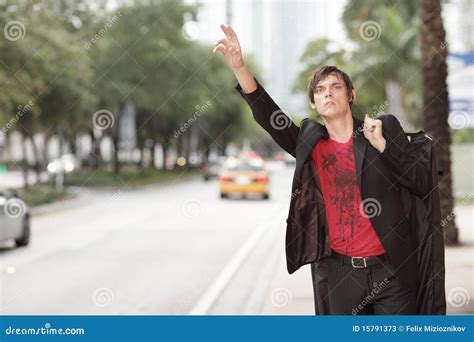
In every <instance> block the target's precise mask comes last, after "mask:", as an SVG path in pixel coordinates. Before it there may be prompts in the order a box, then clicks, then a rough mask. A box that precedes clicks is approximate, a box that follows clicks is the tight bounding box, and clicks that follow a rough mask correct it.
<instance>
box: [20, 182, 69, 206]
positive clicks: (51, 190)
mask: <svg viewBox="0 0 474 342" xmlns="http://www.w3.org/2000/svg"><path fill="white" fill-rule="evenodd" d="M15 191H16V192H17V193H18V195H19V196H20V198H21V199H22V201H24V202H25V203H26V204H27V205H28V206H30V207H35V206H38V205H41V204H47V203H53V202H57V201H62V200H65V199H71V198H74V197H75V196H74V194H71V193H69V192H68V191H67V190H66V189H56V188H55V187H53V186H51V185H48V184H38V185H31V186H29V187H28V189H23V188H22V189H16V190H15Z"/></svg>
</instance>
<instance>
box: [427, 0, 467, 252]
mask: <svg viewBox="0 0 474 342" xmlns="http://www.w3.org/2000/svg"><path fill="white" fill-rule="evenodd" d="M419 11H420V16H421V21H422V24H421V29H420V39H421V71H422V84H423V115H424V122H423V123H424V129H425V131H426V132H428V133H430V134H431V135H432V136H433V137H434V138H435V143H436V150H437V155H438V165H439V168H440V169H441V170H442V171H443V172H444V174H443V175H442V176H441V177H440V179H439V193H440V198H441V217H453V196H452V174H451V153H450V145H451V135H450V130H449V125H448V114H449V102H448V87H447V83H446V78H447V75H448V69H447V64H446V58H447V55H448V51H447V44H446V42H445V39H446V32H445V30H444V26H443V19H442V17H441V4H440V1H439V0H421V1H420V8H419ZM445 237H446V242H447V243H449V244H456V243H457V242H458V231H457V228H456V225H455V222H454V220H447V224H446V226H445Z"/></svg>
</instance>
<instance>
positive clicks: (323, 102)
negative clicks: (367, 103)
mask: <svg viewBox="0 0 474 342" xmlns="http://www.w3.org/2000/svg"><path fill="white" fill-rule="evenodd" d="M352 96H353V99H355V92H354V91H352ZM311 108H313V109H316V111H317V112H318V114H319V115H321V116H322V117H323V118H327V119H334V118H337V117H340V116H343V115H345V114H346V113H347V112H348V110H350V106H349V97H348V94H347V89H346V85H345V83H344V80H343V79H342V78H338V77H337V75H336V74H334V73H332V74H329V75H328V76H327V77H326V78H325V79H323V80H322V81H320V82H319V83H318V85H317V86H316V89H315V90H314V104H313V103H311Z"/></svg>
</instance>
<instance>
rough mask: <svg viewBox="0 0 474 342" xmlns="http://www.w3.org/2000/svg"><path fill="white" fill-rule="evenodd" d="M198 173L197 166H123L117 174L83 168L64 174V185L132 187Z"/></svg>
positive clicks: (185, 178)
mask: <svg viewBox="0 0 474 342" xmlns="http://www.w3.org/2000/svg"><path fill="white" fill-rule="evenodd" d="M200 175H201V173H200V171H199V170H198V169H197V168H186V169H185V168H178V169H175V170H157V169H154V168H145V169H143V170H141V171H140V170H136V169H135V168H131V167H123V168H122V170H121V172H120V173H119V174H118V175H116V174H115V173H113V172H109V171H106V170H103V169H99V170H91V169H83V170H81V171H80V172H77V173H72V174H68V175H65V177H64V186H84V187H93V188H123V187H132V188H133V187H137V186H144V185H153V184H161V183H170V182H180V181H183V180H187V179H190V178H195V177H198V176H200ZM51 184H54V179H52V180H51Z"/></svg>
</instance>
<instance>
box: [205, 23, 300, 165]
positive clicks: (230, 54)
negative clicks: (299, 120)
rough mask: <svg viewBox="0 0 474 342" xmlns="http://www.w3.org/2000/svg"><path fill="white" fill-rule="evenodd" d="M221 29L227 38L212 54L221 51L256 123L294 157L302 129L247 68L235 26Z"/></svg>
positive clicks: (217, 45)
mask: <svg viewBox="0 0 474 342" xmlns="http://www.w3.org/2000/svg"><path fill="white" fill-rule="evenodd" d="M221 29H222V31H224V33H225V36H226V38H224V39H221V40H219V41H218V42H217V43H216V45H215V47H214V50H213V51H214V52H217V51H219V52H221V53H222V55H223V56H224V58H225V61H226V63H227V65H228V66H229V68H230V69H231V70H232V72H233V73H234V75H235V77H236V78H237V80H238V82H239V84H238V86H237V87H236V89H237V90H238V91H239V93H240V94H241V95H242V97H243V98H244V99H245V101H247V103H248V104H249V106H250V109H251V110H252V114H253V116H254V118H255V121H257V123H258V124H259V125H260V126H262V127H263V129H265V130H266V131H267V132H268V133H269V134H270V135H271V136H272V138H273V140H275V142H276V143H277V144H278V145H280V147H281V148H283V149H284V150H285V151H287V152H288V153H289V154H291V155H292V156H293V157H294V156H295V155H296V151H295V150H296V140H297V137H298V132H299V128H298V127H297V126H296V125H295V124H294V123H293V121H292V120H291V119H290V118H289V117H288V116H287V115H285V113H283V111H282V110H281V109H280V107H278V105H277V104H276V103H275V102H274V101H273V99H272V98H271V97H270V95H269V94H268V93H267V92H266V91H265V89H263V87H262V86H261V85H260V84H259V83H258V82H257V80H256V79H255V78H254V76H253V75H252V73H251V72H250V70H249V69H248V68H247V66H246V65H245V63H244V61H243V58H242V50H241V48H240V44H239V40H238V39H237V35H236V34H235V32H234V30H233V29H232V27H230V26H224V25H221Z"/></svg>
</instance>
